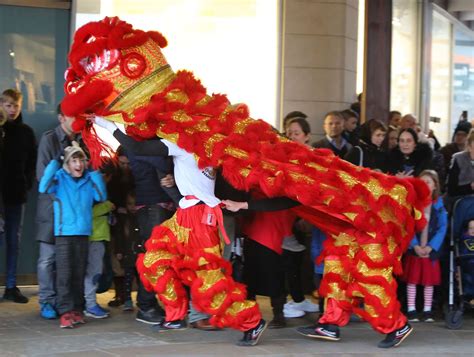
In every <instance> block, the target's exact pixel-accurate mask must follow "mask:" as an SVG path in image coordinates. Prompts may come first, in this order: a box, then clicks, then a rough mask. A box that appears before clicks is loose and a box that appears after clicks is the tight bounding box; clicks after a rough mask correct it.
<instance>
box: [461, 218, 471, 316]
mask: <svg viewBox="0 0 474 357" xmlns="http://www.w3.org/2000/svg"><path fill="white" fill-rule="evenodd" d="M458 258H459V259H460V267H461V271H462V274H461V281H462V286H463V290H464V301H466V302H469V305H471V307H473V306H474V217H473V218H471V219H469V220H468V221H467V224H466V229H465V231H464V233H463V235H462V236H461V239H460V240H459V256H458Z"/></svg>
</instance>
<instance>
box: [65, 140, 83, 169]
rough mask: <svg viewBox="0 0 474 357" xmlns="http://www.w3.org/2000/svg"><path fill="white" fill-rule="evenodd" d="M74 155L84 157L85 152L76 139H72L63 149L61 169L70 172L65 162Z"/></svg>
mask: <svg viewBox="0 0 474 357" xmlns="http://www.w3.org/2000/svg"><path fill="white" fill-rule="evenodd" d="M74 155H79V156H82V157H83V158H84V159H85V158H86V154H85V153H84V151H83V150H82V149H81V147H80V146H79V144H78V143H77V142H76V141H73V142H72V144H71V146H68V147H66V148H65V149H64V162H63V169H64V171H66V172H67V173H69V174H70V172H69V168H68V166H67V163H68V162H69V160H71V159H72V157H73V156H74Z"/></svg>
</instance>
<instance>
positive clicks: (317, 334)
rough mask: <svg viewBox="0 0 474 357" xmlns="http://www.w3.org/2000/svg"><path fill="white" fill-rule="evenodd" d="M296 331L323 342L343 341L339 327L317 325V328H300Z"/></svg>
mask: <svg viewBox="0 0 474 357" xmlns="http://www.w3.org/2000/svg"><path fill="white" fill-rule="evenodd" d="M296 331H297V332H298V333H300V334H302V335H303V336H307V337H312V338H320V339H322V340H328V341H339V340H340V339H341V337H340V333H339V326H337V325H326V324H317V325H316V326H305V327H298V328H297V329H296Z"/></svg>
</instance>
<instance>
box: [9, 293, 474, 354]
mask: <svg viewBox="0 0 474 357" xmlns="http://www.w3.org/2000/svg"><path fill="white" fill-rule="evenodd" d="M21 290H22V292H23V293H24V294H25V295H26V296H28V297H29V298H30V302H29V303H28V304H15V303H12V302H10V301H3V300H1V299H0V357H3V356H8V357H9V356H68V357H72V356H81V357H82V356H100V357H101V356H173V357H178V356H226V357H230V356H239V357H242V356H299V357H306V356H339V357H346V356H384V357H385V356H406V355H409V356H423V357H427V356H441V355H442V356H474V342H473V341H474V317H473V314H472V311H468V312H467V313H466V314H465V316H464V320H465V321H464V325H463V327H462V328H461V329H459V330H448V329H446V328H445V326H444V322H443V321H437V322H435V323H416V324H413V327H414V329H415V330H414V332H413V333H412V335H411V336H410V337H409V338H407V340H406V341H405V342H404V343H403V344H402V345H401V346H399V347H398V348H394V349H389V350H381V349H379V348H377V347H376V345H377V342H378V341H380V340H381V339H382V338H383V336H382V335H380V334H378V333H376V332H374V331H373V330H372V329H371V328H370V326H369V325H368V324H367V323H364V322H351V323H350V324H349V325H348V326H346V327H344V328H342V329H341V341H339V342H327V341H319V340H314V339H310V338H305V337H304V336H300V335H299V334H298V333H297V332H296V331H295V328H296V327H297V326H302V325H308V324H312V323H314V321H315V319H316V317H317V316H316V314H307V315H306V316H304V317H303V318H298V319H289V320H287V321H288V327H287V328H284V329H278V330H267V331H266V332H265V335H264V336H263V337H262V339H261V341H260V343H259V345H258V346H255V347H238V346H236V345H235V342H237V340H239V339H240V338H241V335H242V334H241V332H238V331H233V330H230V329H227V330H222V331H200V330H196V329H191V328H189V329H187V330H185V331H167V332H162V333H159V332H157V331H156V329H153V328H152V327H150V326H149V325H146V324H143V323H139V322H137V321H135V313H133V312H123V311H122V310H121V309H120V308H111V317H110V318H107V319H91V318H87V323H86V324H85V325H80V326H79V327H77V328H74V329H60V328H59V321H58V320H44V319H42V318H41V317H40V315H39V306H38V297H37V287H35V286H33V287H22V289H21ZM112 297H113V293H112V292H107V293H104V294H100V295H98V301H99V303H100V304H101V305H102V306H106V304H107V301H109V300H110V299H111V298H112ZM258 302H259V304H260V306H261V309H262V312H263V315H264V317H265V318H268V319H270V318H271V307H270V304H269V300H268V299H267V298H259V299H258Z"/></svg>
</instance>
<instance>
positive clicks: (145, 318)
mask: <svg viewBox="0 0 474 357" xmlns="http://www.w3.org/2000/svg"><path fill="white" fill-rule="evenodd" d="M127 156H128V158H129V160H130V169H131V171H132V175H133V179H134V183H135V196H136V206H137V220H138V225H139V228H140V239H141V240H142V241H143V242H145V241H146V240H147V239H148V238H149V237H150V236H151V231H152V230H153V228H154V227H155V226H156V225H159V224H161V223H162V222H163V221H165V220H167V219H168V218H171V216H172V215H173V211H172V210H171V211H170V210H169V206H170V203H171V199H170V197H169V196H168V195H167V194H166V192H165V191H164V190H163V189H162V187H161V184H160V177H159V172H164V173H166V172H172V166H171V161H168V160H167V159H164V158H162V157H136V156H134V155H132V154H131V153H130V152H127ZM171 204H172V203H171ZM138 280H139V281H138V293H137V306H138V308H139V311H138V313H137V316H136V319H137V321H140V322H143V323H147V324H152V325H155V324H159V323H161V322H162V321H163V315H164V311H163V309H161V307H160V306H159V305H158V301H157V300H156V296H155V293H153V292H148V291H146V290H145V288H144V287H143V284H142V282H141V281H140V279H138Z"/></svg>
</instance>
